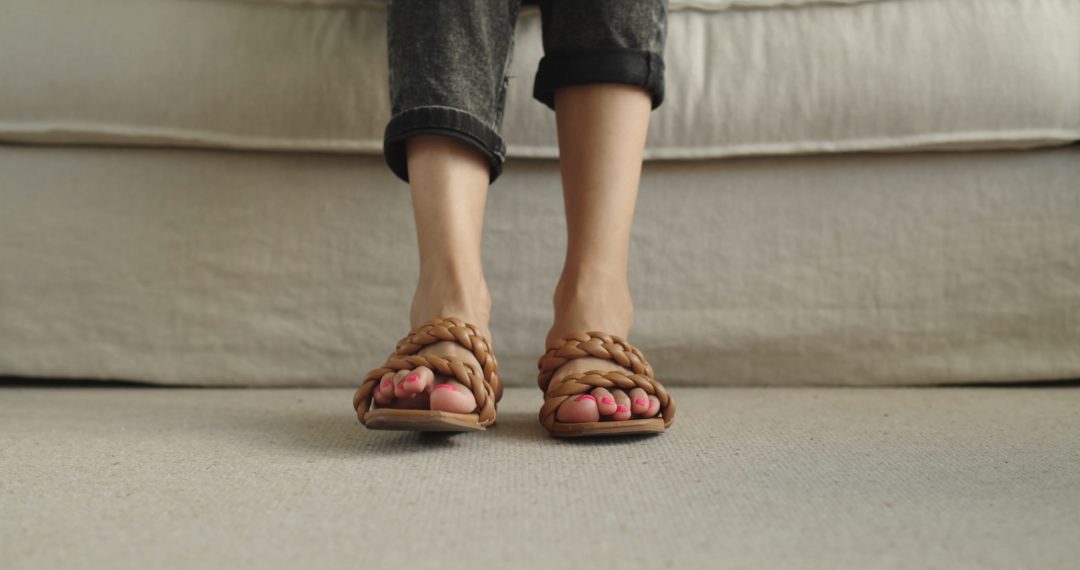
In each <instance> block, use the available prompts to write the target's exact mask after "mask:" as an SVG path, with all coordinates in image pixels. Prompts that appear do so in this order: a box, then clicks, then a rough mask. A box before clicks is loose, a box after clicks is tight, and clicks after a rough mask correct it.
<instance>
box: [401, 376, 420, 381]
mask: <svg viewBox="0 0 1080 570" xmlns="http://www.w3.org/2000/svg"><path fill="white" fill-rule="evenodd" d="M419 379H420V377H419V376H417V375H416V374H410V375H409V377H408V378H406V379H405V381H406V382H416V381H417V380H419Z"/></svg>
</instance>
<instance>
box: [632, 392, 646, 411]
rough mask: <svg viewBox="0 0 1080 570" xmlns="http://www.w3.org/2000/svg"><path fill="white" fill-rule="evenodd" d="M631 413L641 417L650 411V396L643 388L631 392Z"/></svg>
mask: <svg viewBox="0 0 1080 570" xmlns="http://www.w3.org/2000/svg"><path fill="white" fill-rule="evenodd" d="M630 411H631V412H632V413H634V414H637V415H639V416H641V415H645V413H647V412H648V411H649V394H648V393H647V392H646V391H645V390H642V389H641V388H634V389H633V390H630Z"/></svg>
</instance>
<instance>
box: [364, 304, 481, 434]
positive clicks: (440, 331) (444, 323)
mask: <svg viewBox="0 0 1080 570" xmlns="http://www.w3.org/2000/svg"><path fill="white" fill-rule="evenodd" d="M479 330H480V329H479V328H477V327H476V326H475V325H471V324H469V323H466V322H464V321H462V320H461V319H457V318H453V317H448V318H440V319H434V320H432V321H429V322H427V323H424V324H422V325H420V326H418V327H416V328H415V329H413V330H411V331H409V334H407V335H405V337H404V338H402V339H401V340H399V341H398V343H397V348H396V349H395V350H394V352H393V354H391V355H390V356H389V357H388V358H387V359H386V363H385V364H383V365H382V366H380V367H379V368H376V369H374V370H372V371H371V372H368V373H367V375H366V376H365V377H364V381H363V383H362V384H360V388H359V389H357V390H356V394H355V395H354V396H353V408H354V409H355V410H356V417H357V418H358V419H359V420H360V423H362V424H364V425H365V426H367V427H368V429H386V430H408V431H483V430H485V429H486V428H487V426H490V425H491V424H494V423H495V404H496V403H497V402H498V401H499V399H500V398H502V383H500V382H499V372H498V363H497V362H496V360H495V354H494V353H493V352H492V351H491V342H490V341H489V340H488V339H487V338H485V337H484V336H483V335H482V334H480V332H479ZM446 341H449V342H456V343H457V344H459V345H461V346H463V347H465V349H466V350H469V351H470V352H472V353H473V355H474V356H475V357H476V360H477V362H479V363H480V365H481V367H483V370H477V368H476V365H474V364H472V363H471V362H463V361H462V360H460V359H458V358H455V357H452V356H448V357H442V356H438V355H435V354H424V355H420V354H417V353H418V352H420V350H421V349H423V348H424V347H426V346H428V345H431V344H435V343H437V342H446ZM420 366H427V367H428V368H430V369H431V370H432V372H434V373H435V376H436V377H439V376H442V377H449V378H452V379H453V380H456V381H458V382H461V383H462V384H464V385H465V387H466V388H468V389H469V391H471V392H472V394H473V396H474V397H475V398H476V410H475V411H473V412H472V413H469V414H458V413H454V412H443V411H438V410H416V409H400V408H393V407H385V408H384V407H375V408H372V400H373V393H374V391H375V389H376V388H377V387H378V385H379V384H378V383H379V380H380V379H381V378H382V377H383V376H384V375H385V374H386V373H387V372H397V371H399V370H412V369H414V368H417V367H420Z"/></svg>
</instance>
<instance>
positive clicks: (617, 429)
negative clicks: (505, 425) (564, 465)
mask: <svg viewBox="0 0 1080 570" xmlns="http://www.w3.org/2000/svg"><path fill="white" fill-rule="evenodd" d="M585 357H595V358H603V359H605V360H611V361H614V362H616V363H618V364H619V365H620V366H624V367H626V368H629V369H630V370H631V371H633V373H632V374H627V373H625V372H622V371H619V370H609V371H606V372H602V371H599V370H588V371H585V372H574V373H572V374H567V375H566V376H565V377H563V378H562V380H561V381H560V382H559V383H558V384H552V382H551V378H552V376H554V374H555V371H556V370H557V369H558V368H559V367H560V366H562V365H563V364H566V363H567V362H569V361H571V360H573V359H575V358H585ZM537 366H538V367H539V369H540V375H539V377H538V378H537V381H538V383H539V384H540V389H541V390H543V391H544V405H543V407H541V408H540V423H541V424H542V425H543V426H544V427H545V428H546V429H547V430H548V433H550V434H551V435H553V436H556V437H577V436H583V435H620V434H642V433H661V432H663V431H664V430H666V429H667V428H668V427H670V426H671V423H672V422H673V421H675V402H674V401H673V400H672V399H671V397H670V396H669V395H668V393H667V390H665V389H664V386H663V384H661V383H660V382H659V381H657V380H656V379H655V378H653V369H652V366H650V365H649V362H648V361H647V360H645V356H644V355H643V354H642V353H641V351H640V350H638V349H637V348H636V347H635V346H633V345H632V344H630V343H629V342H627V341H626V339H624V338H622V337H618V336H614V335H609V334H606V333H603V332H597V331H590V332H587V333H577V334H574V335H571V336H569V337H567V338H564V339H562V340H560V341H558V342H557V343H556V344H555V345H554V346H552V347H549V348H548V349H547V352H545V353H544V355H543V356H541V357H540V361H539V362H538V363H537ZM594 388H620V389H623V390H631V389H633V388H641V389H642V390H645V392H647V393H648V394H649V395H650V396H656V398H657V399H658V400H660V412H659V414H658V415H657V416H656V417H652V418H647V419H637V420H622V421H618V420H609V421H599V422H582V423H564V422H560V421H557V420H556V419H555V412H556V411H557V410H558V409H559V406H561V405H562V403H563V402H565V401H566V400H567V399H568V398H570V397H571V396H576V395H578V394H585V393H588V392H590V391H592V390H593V389H594Z"/></svg>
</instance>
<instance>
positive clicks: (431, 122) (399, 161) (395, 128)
mask: <svg viewBox="0 0 1080 570" xmlns="http://www.w3.org/2000/svg"><path fill="white" fill-rule="evenodd" d="M419 134H440V135H446V136H450V137H454V138H456V139H458V140H461V141H464V142H466V143H469V144H471V145H473V146H474V147H476V148H477V149H479V150H480V151H481V152H482V153H484V155H485V156H486V157H487V159H488V163H489V164H490V165H491V178H490V180H489V181H488V183H489V184H490V183H492V182H495V179H496V178H498V177H499V175H501V174H502V169H503V162H505V161H506V145H505V144H503V140H502V137H500V136H499V133H497V132H495V130H494V129H492V128H491V127H489V126H488V125H487V124H485V123H484V122H483V121H482V120H480V118H478V117H477V116H476V115H473V114H472V113H469V112H468V111H464V110H461V109H455V108H454V107H442V106H427V107H414V108H412V109H409V110H407V111H403V112H401V113H399V114H397V115H395V116H394V117H393V118H391V119H390V122H389V123H387V124H386V131H385V133H384V134H383V157H384V158H385V159H386V164H387V165H389V166H390V170H392V171H393V172H394V174H396V175H397V177H398V178H400V179H402V180H404V181H405V182H408V181H409V166H408V161H407V160H406V156H405V140H406V139H408V138H409V137H411V136H413V135H419Z"/></svg>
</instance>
